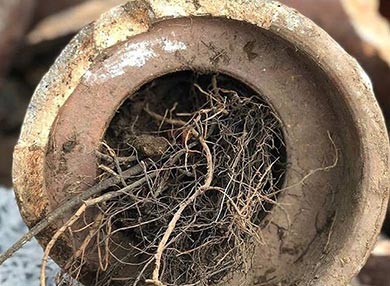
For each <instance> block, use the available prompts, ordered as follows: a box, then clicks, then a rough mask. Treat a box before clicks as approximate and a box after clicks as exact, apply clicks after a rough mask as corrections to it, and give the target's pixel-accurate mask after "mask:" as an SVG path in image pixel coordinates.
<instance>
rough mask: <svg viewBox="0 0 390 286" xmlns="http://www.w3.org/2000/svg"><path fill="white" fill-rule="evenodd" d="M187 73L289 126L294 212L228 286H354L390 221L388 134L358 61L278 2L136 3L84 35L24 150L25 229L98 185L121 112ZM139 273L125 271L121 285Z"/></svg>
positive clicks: (44, 237) (56, 76)
mask: <svg viewBox="0 0 390 286" xmlns="http://www.w3.org/2000/svg"><path fill="white" fill-rule="evenodd" d="M180 71H194V72H200V73H207V72H214V73H222V74H226V75H228V76H230V77H232V78H234V79H236V80H238V81H241V82H243V83H245V84H246V85H248V86H250V87H251V88H252V89H253V90H254V91H255V92H256V93H257V94H258V95H260V96H261V97H262V99H263V100H264V101H266V102H267V104H268V105H269V106H271V107H272V108H273V110H274V112H275V114H277V116H278V118H280V121H281V122H282V123H283V126H282V128H283V133H284V140H285V146H286V153H287V161H288V162H287V163H288V164H287V165H288V167H287V173H286V176H285V188H284V189H283V192H282V193H281V194H280V196H279V197H278V203H279V204H280V205H281V206H283V207H281V208H278V207H274V208H273V209H272V211H270V213H268V214H267V216H265V218H263V224H264V226H263V228H262V229H261V233H262V237H263V239H264V240H265V241H266V243H265V244H259V245H256V249H255V251H254V259H253V261H252V264H251V269H250V270H251V271H249V272H248V274H246V275H245V277H244V276H242V275H241V274H239V273H236V274H235V276H234V278H233V279H234V280H233V282H232V281H230V282H229V283H225V284H224V285H238V284H239V283H240V284H243V285H256V284H260V285H261V284H267V285H280V284H282V285H340V286H341V285H346V284H347V283H349V282H350V280H351V279H352V277H353V276H354V275H355V274H356V273H357V272H358V271H359V270H360V268H361V267H362V266H363V265H364V262H365V260H366V259H367V257H368V255H369V253H370V250H371V248H372V246H373V244H374V242H375V239H376V236H377V235H378V233H379V231H380V227H381V224H382V222H383V218H384V215H385V212H386V206H387V200H388V185H387V184H388V180H387V170H388V168H389V165H388V154H389V147H388V146H389V145H388V144H389V142H388V139H387V133H386V128H385V124H384V120H383V117H382V115H381V112H380V110H379V107H378V105H377V103H376V100H375V97H374V95H373V91H372V87H371V84H370V82H369V81H368V80H367V76H366V74H365V73H364V72H363V71H362V69H361V67H360V66H358V64H357V63H356V61H354V60H353V59H352V58H351V57H350V56H349V55H348V54H347V53H345V52H344V50H342V49H341V48H340V46H339V45H337V44H336V43H335V42H334V41H333V40H332V39H331V38H330V37H329V35H328V34H326V33H325V32H324V31H323V30H322V29H320V28H318V27H317V26H316V25H315V24H314V23H313V22H312V21H310V20H308V19H307V18H305V17H304V16H302V15H301V14H299V13H297V12H296V11H294V10H292V9H290V8H287V7H285V6H283V5H281V4H278V3H276V2H270V1H262V0H259V1H230V0H218V1H211V0H204V1H194V2H193V3H192V2H188V1H184V0H176V1H172V0H171V1H161V0H159V1H152V0H150V1H135V2H130V3H128V4H126V5H123V6H121V7H118V8H114V9H113V10H111V11H110V12H108V13H106V14H104V15H102V16H101V18H100V19H99V20H97V21H96V22H95V23H93V24H91V25H89V26H88V27H86V28H84V29H83V30H82V31H81V32H80V33H79V34H78V35H77V36H76V37H75V39H73V40H72V42H71V43H70V44H69V45H68V47H67V48H66V49H65V51H64V52H63V53H62V55H61V56H60V58H59V59H58V60H57V61H56V63H55V64H54V65H53V67H52V68H51V70H50V72H49V73H48V74H47V75H46V76H45V77H44V78H43V79H42V82H41V84H40V85H39V87H38V89H37V91H36V92H35V94H34V96H33V99H32V102H31V104H30V107H29V110H28V114H27V116H26V119H25V122H24V125H23V129H22V134H21V137H20V140H19V143H18V145H17V147H16V149H15V154H14V169H13V179H14V185H15V192H16V195H17V198H18V202H19V206H20V210H21V213H22V215H23V217H24V219H25V222H26V223H27V224H28V225H29V226H30V227H31V226H33V225H34V224H36V223H37V221H39V220H40V219H41V218H43V217H45V216H46V215H47V214H48V213H50V212H51V211H52V210H54V209H56V208H57V207H58V206H60V205H61V204H62V203H63V202H65V201H67V200H69V199H70V198H71V197H72V196H74V194H75V193H80V192H83V191H85V190H86V189H87V186H90V185H93V184H94V183H96V181H95V178H96V176H97V175H98V174H99V171H98V165H97V158H96V155H95V154H96V152H95V151H96V149H97V148H98V146H99V144H100V142H101V141H102V139H103V138H104V136H105V133H106V130H107V127H108V126H109V125H110V123H111V120H112V118H113V117H114V116H115V114H116V112H117V110H118V109H119V108H120V107H121V105H122V104H123V102H125V101H126V100H127V99H129V98H132V96H135V94H136V92H137V91H138V90H139V89H140V88H141V87H142V86H143V85H144V84H145V83H148V82H151V81H152V80H154V79H157V78H160V77H161V76H164V75H169V74H171V75H173V76H174V74H175V73H176V72H180ZM70 215H71V214H69V216H70ZM89 215H91V216H92V215H93V210H91V212H90V214H89ZM64 222H65V220H62V221H58V222H55V223H53V224H52V225H51V228H50V230H49V231H47V232H45V233H42V234H41V235H39V237H38V239H39V240H40V242H41V243H42V244H43V245H46V244H47V243H48V241H49V240H50V238H51V236H52V235H53V233H54V232H55V231H56V230H57V229H58V228H60V227H61V226H62V225H63V224H64ZM84 236H85V233H84V234H83V233H82V232H79V233H74V236H72V237H69V236H68V235H64V236H63V237H62V238H61V240H60V243H59V244H57V247H55V248H54V249H53V252H52V257H53V258H54V259H55V260H56V262H58V263H59V264H60V265H61V266H64V265H65V264H66V261H67V258H69V256H70V255H71V254H72V253H73V251H72V248H73V247H74V245H76V246H77V245H80V244H81V243H82V242H83V241H84V238H85V237H84ZM121 239H122V240H123V241H124V242H126V239H127V238H126V237H122V238H121ZM352 249H353V251H351V250H352ZM116 255H118V257H125V256H126V255H128V253H120V252H119V253H116ZM97 261H98V260H97V254H96V253H95V254H94V253H91V254H90V256H88V257H86V260H85V267H83V273H82V280H83V281H84V282H85V283H86V284H88V283H90V282H91V279H92V277H95V273H96V269H97V268H98V265H97V264H98V262H97ZM134 271H137V269H134V267H133V266H129V267H128V268H126V267H124V268H123V269H122V272H120V271H119V273H116V275H118V276H120V277H123V276H125V275H126V274H128V273H137V272H134ZM118 279H119V278H118ZM118 283H119V282H118ZM119 285H122V284H120V283H119Z"/></svg>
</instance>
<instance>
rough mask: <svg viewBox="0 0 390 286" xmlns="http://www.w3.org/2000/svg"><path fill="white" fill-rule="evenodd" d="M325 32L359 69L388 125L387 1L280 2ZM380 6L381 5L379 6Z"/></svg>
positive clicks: (389, 49)
mask: <svg viewBox="0 0 390 286" xmlns="http://www.w3.org/2000/svg"><path fill="white" fill-rule="evenodd" d="M280 2H282V3H284V4H286V5H288V6H290V7H293V8H295V9H297V10H298V11H299V12H300V13H302V14H304V15H305V16H307V17H309V18H310V19H312V20H313V21H314V22H315V23H316V24H317V25H319V26H320V27H321V28H323V29H324V30H325V31H327V32H328V33H329V34H330V35H331V36H332V37H333V38H334V39H335V40H336V41H337V42H338V43H340V45H341V46H342V47H343V48H344V49H345V50H346V51H347V52H348V53H350V54H351V55H352V56H353V57H355V58H356V59H357V60H358V62H359V63H360V64H361V65H362V67H363V68H364V70H365V71H366V72H367V74H368V75H369V77H370V79H371V81H372V83H373V86H374V91H375V95H376V97H377V99H378V102H379V104H380V106H381V108H382V110H383V113H384V115H385V119H386V121H387V125H389V124H390V94H389V90H390V23H389V22H388V21H387V20H385V19H384V18H383V17H382V16H381V14H380V11H379V5H380V4H381V5H382V6H381V7H382V13H384V14H386V13H388V12H387V11H388V6H389V4H388V3H389V2H388V1H383V0H382V1H379V0H281V1H280ZM379 2H381V3H379Z"/></svg>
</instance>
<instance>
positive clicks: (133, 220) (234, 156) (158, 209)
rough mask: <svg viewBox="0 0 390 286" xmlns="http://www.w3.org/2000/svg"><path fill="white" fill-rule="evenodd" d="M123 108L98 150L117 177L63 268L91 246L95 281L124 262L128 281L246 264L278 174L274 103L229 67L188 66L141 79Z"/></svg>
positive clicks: (208, 276) (198, 281)
mask: <svg viewBox="0 0 390 286" xmlns="http://www.w3.org/2000/svg"><path fill="white" fill-rule="evenodd" d="M183 93H185V94H183ZM120 114H121V116H118V117H117V118H115V119H114V120H113V123H112V126H111V127H110V129H109V130H108V132H107V136H106V142H105V143H104V144H103V145H102V148H101V150H100V152H98V157H99V158H100V164H101V166H100V167H101V169H102V170H103V174H102V177H104V178H105V177H107V176H117V177H120V178H121V186H117V187H112V188H110V189H108V190H107V191H106V193H110V192H117V194H116V196H115V198H112V199H109V200H107V201H104V202H99V203H98V209H99V211H100V217H98V218H97V219H95V223H94V224H93V225H92V226H91V225H90V232H89V235H87V236H86V239H85V240H84V243H83V245H82V246H80V249H81V250H82V251H80V249H79V251H78V252H76V254H77V255H75V256H76V257H73V258H74V259H73V260H72V261H69V263H68V266H67V267H68V269H67V271H69V273H70V274H72V275H73V276H77V273H79V271H80V269H81V267H82V265H83V256H84V255H85V256H86V255H87V254H86V253H85V252H86V251H88V249H89V251H95V252H98V257H99V265H100V270H99V272H98V274H97V278H96V281H97V282H96V285H112V284H110V283H112V281H114V280H115V279H114V276H115V275H116V274H117V273H119V272H120V269H123V267H132V268H131V269H133V270H132V271H128V272H127V273H136V274H132V275H130V276H132V277H127V278H123V280H119V281H121V282H120V283H122V284H123V285H133V286H137V285H146V284H150V285H216V284H219V283H221V282H224V281H227V280H228V279H229V278H231V277H232V275H234V273H236V272H238V271H243V272H245V271H247V270H248V269H249V268H250V263H251V255H252V254H253V252H254V251H253V250H254V246H255V245H256V244H258V243H264V241H263V240H262V236H261V219H262V218H263V217H264V215H265V214H266V213H267V212H269V210H270V209H271V207H272V205H274V204H276V199H277V194H278V192H280V190H281V187H282V181H283V176H284V174H283V170H284V168H285V166H284V164H285V161H284V160H285V154H284V151H283V150H284V146H283V138H282V134H281V124H280V122H279V120H278V119H277V116H276V115H275V114H274V113H273V111H272V109H271V108H270V107H269V106H268V105H267V104H265V103H264V102H263V101H262V99H260V98H259V96H257V95H255V94H253V92H252V91H251V90H250V89H249V88H246V87H244V86H240V85H233V84H232V81H231V80H230V78H229V77H227V76H222V75H208V76H204V75H203V76H202V75H193V76H192V78H191V79H190V80H188V77H187V78H186V79H182V80H181V81H180V80H178V81H177V83H176V84H175V85H174V86H173V87H172V86H171V85H170V86H168V85H167V86H164V85H162V84H155V85H151V86H148V87H146V88H143V89H141V90H140V91H139V92H138V94H136V95H135V96H133V97H132V98H131V99H130V100H129V101H128V102H127V103H126V104H125V105H124V107H123V108H122V111H121V113H120ZM139 165H142V168H141V169H142V170H143V171H141V172H139V173H137V174H136V175H133V176H130V177H129V176H126V177H124V176H123V174H124V172H126V170H128V169H130V168H134V167H135V166H139ZM141 178H146V180H145V182H144V183H142V184H139V185H138V186H136V187H134V188H129V187H127V188H126V186H129V185H131V184H132V183H134V182H136V181H137V180H140V179H141ZM88 245H89V247H87V246H88ZM134 269H135V270H134ZM123 281H125V282H123ZM122 284H121V285H122Z"/></svg>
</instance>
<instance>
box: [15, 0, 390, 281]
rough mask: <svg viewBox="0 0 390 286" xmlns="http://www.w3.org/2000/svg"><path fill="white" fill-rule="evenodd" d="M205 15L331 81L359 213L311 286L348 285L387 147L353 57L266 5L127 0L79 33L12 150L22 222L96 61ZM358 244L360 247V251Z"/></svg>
mask: <svg viewBox="0 0 390 286" xmlns="http://www.w3.org/2000/svg"><path fill="white" fill-rule="evenodd" d="M205 15H208V16H213V17H222V18H229V19H233V20H238V21H245V22H248V23H250V24H253V25H256V26H258V27H260V28H262V29H265V30H268V31H270V32H272V33H273V34H275V35H277V36H279V37H280V38H282V39H284V40H285V41H287V42H289V43H291V44H293V45H294V46H295V47H296V48H297V49H299V50H300V51H301V52H302V53H303V54H305V55H306V56H307V57H308V58H309V59H310V60H311V61H312V62H314V63H316V64H317V65H318V66H319V67H320V69H322V70H323V71H324V73H325V74H327V75H328V76H330V79H331V81H332V83H333V84H334V85H335V86H336V87H337V89H338V90H339V91H340V94H342V95H343V97H344V101H345V103H346V105H347V106H348V107H349V110H348V112H349V113H350V114H351V117H352V119H353V121H354V122H355V123H356V129H357V131H358V134H359V138H360V139H361V154H362V158H361V160H362V162H364V165H363V167H362V177H361V185H360V188H359V189H361V190H362V192H360V193H359V194H357V196H359V204H358V210H357V211H358V212H359V213H361V214H362V216H361V219H360V221H359V222H357V224H356V225H355V226H354V235H351V236H350V238H349V239H348V240H347V242H346V244H348V245H350V248H349V249H343V250H342V251H341V253H340V257H342V261H339V260H336V259H335V260H334V261H331V262H329V268H328V270H327V273H324V274H323V275H322V276H321V277H319V278H318V279H317V280H315V281H313V282H312V285H344V284H346V283H348V282H349V281H350V280H351V279H352V277H353V276H354V275H355V274H356V273H357V271H359V270H360V268H361V267H362V266H363V265H364V262H365V261H366V259H367V258H368V256H369V253H370V251H371V249H372V247H373V245H374V242H375V238H376V236H377V235H378V234H379V232H380V228H381V223H382V221H383V219H384V216H385V213H386V206H387V201H388V195H389V193H388V169H389V154H390V152H389V151H390V150H389V141H388V136H387V132H386V127H385V123H384V119H383V116H382V114H381V111H380V108H379V106H378V104H377V102H376V100H375V97H374V95H373V91H372V86H371V83H370V81H369V79H368V76H367V75H366V74H365V73H364V71H363V70H362V69H361V67H360V66H359V65H358V63H357V62H356V60H354V59H353V58H352V57H350V56H349V55H348V54H347V53H346V52H345V51H344V50H343V49H342V48H341V47H340V46H339V45H338V44H337V43H336V42H335V41H334V40H333V39H332V38H331V37H330V36H329V35H328V34H327V33H326V32H324V31H323V30H322V29H321V28H319V27H318V26H316V25H315V24H314V23H313V22H312V21H311V20H309V19H307V18H305V17H304V16H302V15H301V14H299V13H298V12H297V11H295V10H293V9H290V8H288V7H286V6H284V5H282V4H279V3H278V2H274V1H269V0H256V1H246V0H217V1H215V0H201V1H190V2H189V1H186V0H170V1H168V0H163V1H162V0H148V1H146V0H140V1H132V2H129V3H127V4H125V5H122V6H119V7H117V8H114V9H112V10H111V11H109V12H107V13H105V14H103V15H102V16H101V18H100V19H99V20H97V21H96V22H95V23H93V24H90V25H89V26H87V27H86V28H84V29H83V30H82V31H81V32H80V33H79V34H78V35H77V36H76V37H75V38H74V39H73V40H72V42H71V43H70V44H69V45H68V46H67V47H66V49H65V50H64V51H63V53H62V54H61V55H60V57H59V58H58V59H57V61H56V63H55V64H54V65H53V67H52V68H51V69H50V71H49V72H48V73H47V74H46V76H45V77H44V78H43V80H42V81H41V83H40V84H39V86H38V87H37V90H36V91H35V93H34V96H33V98H32V101H31V103H30V106H29V108H28V111H27V115H26V117H25V121H24V125H23V128H22V133H21V136H20V139H19V142H18V144H17V146H16V148H15V153H14V166H13V182H14V187H15V192H16V196H17V200H18V203H19V207H20V210H21V213H22V216H23V217H24V220H25V221H26V223H27V225H28V226H30V227H31V226H33V225H34V224H35V223H36V222H37V221H39V220H40V219H41V218H43V217H44V216H45V214H46V213H47V212H48V199H47V197H46V189H45V188H46V186H45V182H44V177H45V176H44V169H45V156H46V152H47V150H48V148H49V146H48V145H49V137H50V132H51V129H52V126H54V124H55V120H56V116H57V114H58V113H59V111H60V109H61V108H62V107H63V106H64V104H65V103H66V101H67V99H68V98H69V96H70V95H71V94H72V93H73V91H74V90H75V89H76V87H77V86H78V85H79V83H80V80H81V78H82V77H83V76H84V75H85V73H86V72H87V71H88V69H89V67H90V66H91V64H92V62H93V61H94V60H95V59H96V57H98V56H99V54H101V53H102V52H103V51H104V50H105V49H107V48H109V47H112V46H114V45H116V44H117V43H120V42H123V41H125V40H126V39H127V38H129V37H133V36H135V35H137V34H141V33H144V32H147V31H148V29H149V28H150V27H151V26H152V25H153V24H154V23H156V22H158V21H161V20H164V19H167V18H180V17H191V16H205ZM129 27H131V29H129ZM373 204H375V205H373ZM363 214H364V215H363ZM355 234H356V236H355ZM363 241H364V242H365V245H366V247H362V244H363ZM351 250H353V253H351V252H352V251H351ZM347 262H348V263H347ZM346 264H347V265H346ZM341 267H343V268H342V269H343V271H340V270H339V269H340V268H341ZM336 273H337V274H336Z"/></svg>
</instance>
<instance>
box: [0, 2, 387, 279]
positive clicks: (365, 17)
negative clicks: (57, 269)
mask: <svg viewBox="0 0 390 286" xmlns="http://www.w3.org/2000/svg"><path fill="white" fill-rule="evenodd" d="M123 2H126V1H125V0H122V1H121V0H55V1H54V0H0V187H1V186H3V187H4V188H7V189H8V190H6V189H3V190H2V192H0V206H1V208H0V234H1V232H3V233H4V228H7V227H11V226H7V224H4V223H3V225H1V221H2V220H3V222H4V220H7V215H8V216H11V214H12V216H13V217H15V216H17V214H15V212H8V210H7V208H15V205H14V204H13V202H10V201H9V198H13V196H12V191H11V188H12V180H11V167H12V152H13V148H14V145H15V144H16V141H17V139H18V135H19V130H20V128H21V125H22V122H23V117H24V114H25V111H26V108H27V106H28V103H29V100H30V98H31V96H32V94H33V92H34V89H35V88H36V86H37V84H38V83H39V81H40V79H41V78H42V76H43V75H44V74H45V73H46V72H47V71H48V69H49V68H50V66H51V65H52V63H53V61H54V60H55V59H56V57H57V56H58V55H59V53H60V52H61V51H62V49H63V48H64V47H65V46H66V44H67V43H68V42H69V40H70V39H71V38H72V37H73V36H74V35H75V33H77V31H79V30H80V29H81V28H82V27H83V26H85V25H86V24H88V23H90V22H92V21H93V20H95V19H96V18H97V17H98V16H99V15H100V14H102V13H103V12H104V11H106V10H108V9H110V8H111V7H113V6H116V5H119V4H121V3H123ZM280 2H282V3H284V4H286V5H289V6H291V7H293V8H295V9H297V10H298V11H299V12H301V13H302V14H304V15H306V16H307V17H309V18H311V19H312V20H313V21H314V22H315V23H317V24H318V25H319V26H320V27H322V28H323V29H325V30H326V31H327V32H328V33H329V34H330V35H331V36H332V37H333V38H334V39H335V40H336V41H337V42H338V43H339V44H340V45H341V46H342V47H344V49H345V50H346V51H347V52H348V53H350V54H351V55H352V56H353V57H355V58H356V59H357V61H358V62H359V63H360V64H361V65H362V67H363V68H364V69H365V70H366V72H367V74H368V75H369V77H370V79H371V81H372V83H373V86H374V90H375V94H376V97H377V99H378V102H379V104H380V106H381V108H382V110H383V113H384V116H385V119H386V122H387V125H388V126H390V0H282V1H280ZM1 202H3V203H1ZM5 202H7V203H5ZM20 224H22V223H21V221H20ZM24 230H25V229H24V228H23V227H21V228H19V229H18V230H17V231H20V232H21V233H22V232H23V231H24ZM17 231H16V232H17ZM389 235H390V211H389V212H388V217H387V219H386V221H385V224H384V227H383V231H382V235H381V237H380V239H379V241H378V244H377V247H376V249H375V250H374V251H373V254H372V256H371V257H370V259H369V261H368V263H367V265H366V266H365V268H364V269H363V270H362V272H361V273H360V275H359V277H358V278H357V279H356V281H355V282H354V283H356V285H372V286H382V285H383V286H389V285H390V240H388V237H389ZM0 237H1V235H0ZM10 239H11V238H10ZM4 244H5V242H4V238H3V247H4ZM36 247H38V246H36ZM1 249H2V242H1V241H0V250H1ZM3 250H4V249H3ZM29 253H30V252H29ZM29 255H32V254H31V253H30V254H29ZM32 256H34V255H32ZM3 278H4V277H3ZM3 278H2V277H1V276H0V285H11V284H6V282H5V281H6V280H4V281H2V279H3ZM28 285H30V284H28ZM31 285H32V284H31Z"/></svg>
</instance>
